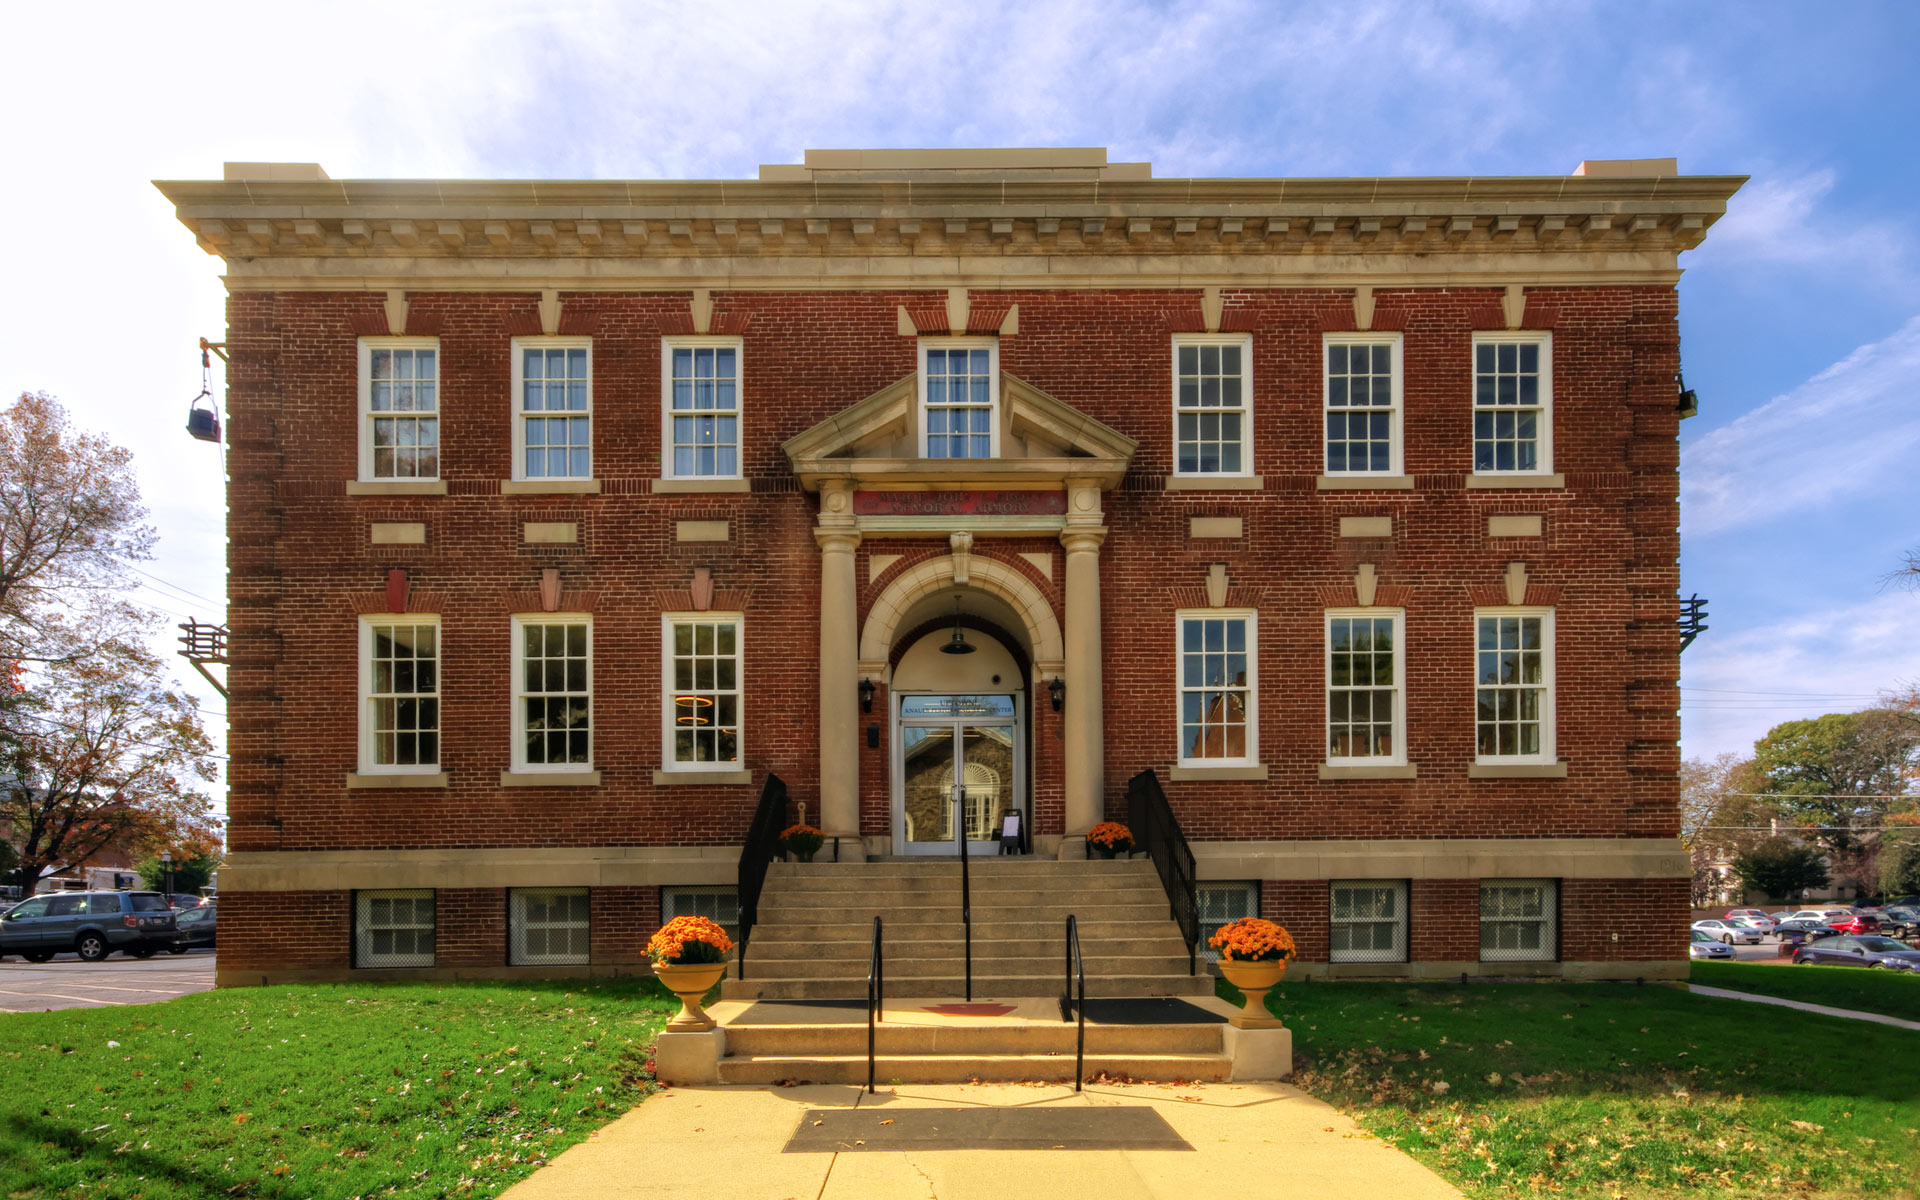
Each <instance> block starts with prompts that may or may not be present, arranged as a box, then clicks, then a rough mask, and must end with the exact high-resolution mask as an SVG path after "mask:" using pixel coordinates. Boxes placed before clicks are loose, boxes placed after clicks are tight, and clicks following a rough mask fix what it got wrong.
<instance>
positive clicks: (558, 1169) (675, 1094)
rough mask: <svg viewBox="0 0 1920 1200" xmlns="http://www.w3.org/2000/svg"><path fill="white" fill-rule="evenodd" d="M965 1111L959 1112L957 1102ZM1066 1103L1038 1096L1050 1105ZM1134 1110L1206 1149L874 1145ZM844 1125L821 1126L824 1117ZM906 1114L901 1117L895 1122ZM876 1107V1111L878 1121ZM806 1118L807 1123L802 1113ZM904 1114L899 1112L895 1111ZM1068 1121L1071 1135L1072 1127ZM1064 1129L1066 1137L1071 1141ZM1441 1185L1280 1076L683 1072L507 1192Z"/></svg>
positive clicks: (1124, 1190) (914, 1193) (1340, 1191)
mask: <svg viewBox="0 0 1920 1200" xmlns="http://www.w3.org/2000/svg"><path fill="white" fill-rule="evenodd" d="M979 1109H989V1110H993V1111H991V1112H989V1113H986V1114H982V1113H980V1112H977V1111H974V1112H959V1113H956V1116H955V1117H953V1118H943V1116H942V1112H943V1111H944V1112H945V1113H955V1111H956V1110H979ZM1038 1109H1044V1110H1050V1111H1046V1112H1043V1113H1038V1114H1036V1113H1035V1112H1034V1110H1038ZM1114 1109H1131V1110H1132V1111H1131V1112H1128V1113H1126V1114H1125V1116H1126V1117H1127V1118H1130V1119H1128V1120H1126V1121H1125V1122H1124V1124H1125V1125H1126V1127H1128V1128H1130V1129H1139V1128H1140V1127H1142V1125H1143V1124H1152V1125H1155V1126H1157V1125H1158V1123H1159V1121H1160V1120H1164V1122H1165V1125H1166V1126H1167V1127H1170V1129H1171V1133H1172V1135H1173V1136H1172V1137H1171V1138H1169V1137H1168V1136H1167V1135H1165V1134H1163V1135H1162V1137H1161V1142H1162V1144H1166V1143H1167V1142H1168V1141H1172V1142H1173V1143H1175V1144H1177V1143H1178V1142H1180V1141H1184V1143H1185V1144H1186V1146H1189V1147H1191V1148H1190V1149H1187V1148H1182V1149H1152V1150H1143V1149H1072V1148H1061V1149H1050V1148H1043V1149H1032V1150H1014V1149H998V1148H995V1149H980V1148H974V1149H964V1148H957V1149H943V1148H934V1147H935V1146H936V1145H937V1141H938V1139H937V1138H935V1139H934V1140H933V1141H932V1142H929V1140H928V1139H927V1138H926V1137H925V1136H921V1137H920V1139H919V1141H918V1144H916V1145H914V1146H912V1147H910V1148H905V1149H885V1148H880V1147H879V1146H876V1147H874V1148H868V1147H867V1146H866V1145H865V1140H866V1138H868V1137H871V1138H872V1139H873V1140H874V1141H875V1142H884V1141H886V1140H889V1139H890V1138H894V1137H897V1136H898V1134H899V1130H900V1129H901V1128H903V1127H911V1128H915V1129H919V1130H923V1131H924V1130H926V1129H928V1128H929V1127H930V1126H931V1125H937V1124H943V1123H944V1122H945V1121H954V1122H956V1123H958V1124H962V1125H966V1126H969V1127H972V1128H975V1129H976V1130H977V1129H979V1128H980V1127H981V1126H983V1125H995V1126H999V1127H1007V1128H1012V1129H1015V1130H1018V1129H1022V1128H1026V1129H1030V1130H1037V1129H1042V1128H1045V1129H1050V1130H1056V1131H1057V1130H1060V1129H1062V1128H1077V1129H1079V1130H1080V1131H1082V1133H1083V1135H1084V1137H1083V1139H1082V1140H1087V1141H1098V1140H1099V1139H1100V1137H1101V1136H1102V1134H1103V1133H1105V1132H1110V1129H1109V1127H1112V1128H1113V1129H1117V1128H1118V1127H1119V1126H1120V1125H1121V1124H1122V1120H1121V1115H1120V1114H1118V1113H1112V1114H1108V1116H1109V1118H1110V1119H1103V1117H1102V1110H1114ZM815 1121H819V1122H820V1124H821V1126H828V1125H829V1124H830V1125H831V1128H830V1129H821V1130H817V1131H816V1130H815V1129H814V1128H813V1123H814V1122H815ZM896 1122H897V1125H896ZM868 1125H871V1129H869V1128H867V1126H868ZM803 1126H805V1127H806V1128H805V1129H804V1130H803ZM889 1126H893V1128H889ZM835 1131H837V1136H838V1137H839V1138H840V1139H841V1141H840V1143H839V1144H840V1145H841V1146H842V1147H843V1148H841V1149H837V1150H834V1151H831V1152H826V1151H812V1152H805V1151H803V1152H791V1153H790V1152H786V1150H785V1147H786V1145H787V1143H788V1141H789V1140H790V1139H792V1138H794V1136H795V1135H796V1134H799V1133H802V1132H807V1133H809V1134H810V1135H811V1138H812V1140H816V1141H818V1140H821V1139H822V1137H823V1136H824V1135H826V1134H829V1133H834V1132H835ZM1060 1136H1062V1137H1065V1138H1067V1139H1068V1142H1071V1141H1072V1140H1074V1139H1073V1136H1072V1135H1071V1134H1061V1135H1060ZM1062 1145H1063V1147H1064V1146H1066V1145H1067V1143H1062ZM1278 1195H1284V1196H1287V1197H1289V1198H1290V1200H1311V1198H1317V1197H1325V1198H1327V1200H1356V1198H1358V1197H1365V1196H1392V1197H1394V1200H1429V1198H1433V1200H1439V1198H1441V1197H1448V1198H1457V1197H1459V1196H1460V1193H1459V1192H1458V1191H1457V1190H1455V1189H1454V1188H1453V1187H1451V1186H1450V1185H1448V1184H1446V1183H1445V1182H1443V1181H1442V1180H1441V1179H1440V1177H1439V1176H1437V1175H1435V1174H1434V1173H1433V1172H1432V1171H1429V1170H1428V1169H1427V1168H1425V1167H1423V1166H1421V1165H1420V1164H1419V1163H1417V1162H1415V1161H1414V1160H1413V1159H1411V1158H1409V1157H1407V1156H1406V1155H1404V1154H1402V1153H1400V1152H1399V1151H1398V1150H1395V1149H1393V1148H1392V1147H1390V1146H1387V1145H1385V1144H1384V1143H1381V1142H1379V1141H1376V1140H1375V1139H1373V1138H1372V1137H1370V1136H1368V1135H1367V1134H1365V1133H1362V1132H1361V1131H1360V1129H1359V1128H1358V1127H1357V1126H1356V1125H1354V1124H1353V1122H1351V1121H1349V1120H1348V1119H1347V1118H1346V1117H1344V1116H1342V1115H1341V1114H1340V1113H1338V1112H1337V1111H1335V1110H1334V1109H1333V1108H1331V1107H1329V1106H1327V1105H1326V1104H1323V1103H1321V1102H1320V1101H1318V1100H1315V1099H1313V1098H1312V1097H1310V1096H1307V1095H1306V1094H1305V1093H1303V1092H1300V1091H1297V1090H1296V1089H1294V1088H1291V1087H1288V1086H1286V1085H1285V1084H1277V1083H1252V1084H1225V1083H1212V1084H1126V1085H1117V1084H1116V1085H1109V1084H1100V1085H1089V1086H1088V1087H1087V1088H1086V1090H1085V1091H1083V1092H1079V1093H1075V1092H1074V1091H1073V1090H1072V1088H1071V1087H1061V1086H1055V1085H1043V1086H1042V1085H1023V1084H971V1085H931V1084H930V1085H923V1086H913V1085H901V1086H899V1087H895V1088H885V1087H883V1088H881V1090H880V1092H879V1094H877V1095H874V1096H868V1095H866V1094H865V1092H864V1091H862V1090H861V1089H858V1088H854V1087H847V1086H841V1085H834V1084H810V1085H803V1086H800V1087H791V1088H781V1087H773V1088H757V1087H731V1088H674V1089H671V1090H669V1091H666V1092H662V1093H661V1094H659V1095H657V1096H654V1097H652V1098H651V1099H649V1100H647V1101H646V1102H645V1103H643V1104H641V1105H640V1106H639V1107H638V1108H636V1109H635V1110H633V1111H632V1112H630V1113H628V1114H627V1115H626V1116H624V1117H621V1118H620V1119H619V1120H617V1121H615V1122H614V1123H613V1124H611V1125H608V1126H607V1127H606V1128H604V1129H602V1130H600V1131H599V1133H598V1134H596V1135H595V1136H594V1137H593V1138H592V1139H591V1140H589V1141H587V1142H584V1143H582V1144H580V1145H578V1146H575V1147H573V1148H572V1149H571V1150H568V1151H567V1152H566V1153H564V1154H562V1155H560V1156H559V1157H558V1158H557V1159H555V1160H554V1161H553V1163H552V1164H551V1165H549V1166H547V1167H546V1168H544V1169H543V1170H541V1171H540V1172H538V1173H537V1174H535V1175H534V1176H532V1177H531V1178H529V1179H527V1180H526V1181H524V1182H522V1183H521V1184H519V1185H518V1186H516V1187H513V1188H511V1189H509V1190H508V1191H507V1192H506V1200H574V1198H575V1197H579V1196H592V1197H596V1198H601V1197H608V1198H624V1197H632V1198H633V1200H641V1198H643V1197H644V1198H645V1200H679V1198H680V1197H687V1198H688V1200H692V1198H694V1197H699V1198H700V1200H711V1198H712V1197H716V1196H724V1197H727V1198H728V1200H851V1198H853V1197H888V1198H892V1197H908V1198H918V1197H934V1198H937V1200H1024V1198H1026V1197H1035V1198H1045V1200H1062V1198H1065V1197H1097V1198H1098V1200H1213V1198H1215V1197H1218V1198H1220V1200H1229V1198H1231V1200H1247V1198H1248V1197H1255V1196H1278Z"/></svg>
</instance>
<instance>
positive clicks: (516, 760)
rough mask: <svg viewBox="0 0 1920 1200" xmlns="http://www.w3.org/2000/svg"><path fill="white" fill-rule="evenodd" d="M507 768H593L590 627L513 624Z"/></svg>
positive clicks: (553, 620)
mask: <svg viewBox="0 0 1920 1200" xmlns="http://www.w3.org/2000/svg"><path fill="white" fill-rule="evenodd" d="M513 656H514V662H513V688H514V696H513V724H514V729H513V769H514V770H516V771H588V770H591V769H592V768H593V622H592V618H590V617H587V616H583V615H582V616H566V615H560V614H554V613H542V614H540V615H539V616H527V617H515V618H514V619H513Z"/></svg>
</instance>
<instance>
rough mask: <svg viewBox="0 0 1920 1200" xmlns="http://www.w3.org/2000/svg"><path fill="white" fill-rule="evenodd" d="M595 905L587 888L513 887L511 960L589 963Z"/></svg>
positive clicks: (510, 900)
mask: <svg viewBox="0 0 1920 1200" xmlns="http://www.w3.org/2000/svg"><path fill="white" fill-rule="evenodd" d="M591 907H592V905H591V898H590V895H589V893H588V891H587V889H586V888H583V887H582V888H513V889H510V890H509V891H508V892H507V942H508V945H507V961H508V962H510V963H511V964H512V965H514V966H517V967H520V966H553V965H560V964H579V963H585V962H587V961H588V960H589V959H590V957H591V947H592V934H593V929H592V921H591V916H590V910H591Z"/></svg>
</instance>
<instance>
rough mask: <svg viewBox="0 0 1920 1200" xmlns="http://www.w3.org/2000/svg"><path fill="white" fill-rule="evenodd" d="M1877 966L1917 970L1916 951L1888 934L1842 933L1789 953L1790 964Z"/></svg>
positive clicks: (1919, 961) (1918, 957)
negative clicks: (1790, 957)
mask: <svg viewBox="0 0 1920 1200" xmlns="http://www.w3.org/2000/svg"><path fill="white" fill-rule="evenodd" d="M1807 964H1814V965H1825V966H1840V967H1878V968H1880V969H1882V970H1889V971H1920V950H1915V949H1914V948H1913V947H1912V946H1909V945H1907V944H1906V943H1905V942H1896V941H1894V940H1893V939H1892V938H1890V937H1874V936H1867V937H1859V936H1853V935H1843V936H1841V937H1835V938H1826V939H1824V940H1822V941H1818V942H1813V943H1810V944H1808V945H1805V946H1802V947H1800V948H1799V949H1798V950H1795V951H1794V952H1793V965H1794V966H1796V967H1797V966H1804V965H1807Z"/></svg>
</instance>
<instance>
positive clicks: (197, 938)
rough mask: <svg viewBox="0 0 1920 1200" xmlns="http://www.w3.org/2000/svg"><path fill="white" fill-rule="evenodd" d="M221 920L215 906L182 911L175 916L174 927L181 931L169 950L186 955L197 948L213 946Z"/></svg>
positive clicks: (209, 905) (203, 905)
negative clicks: (215, 931)
mask: <svg viewBox="0 0 1920 1200" xmlns="http://www.w3.org/2000/svg"><path fill="white" fill-rule="evenodd" d="M219 920H220V916H219V909H218V907H217V906H215V905H213V904H202V905H199V906H198V907H196V908H187V909H182V910H180V911H179V912H177V913H175V914H173V923H174V927H175V928H176V929H177V930H179V933H178V934H177V935H176V936H175V939H174V943H173V945H171V946H168V947H167V949H168V950H170V951H172V952H173V953H175V954H185V953H186V952H187V951H188V950H190V949H192V948H193V947H195V946H212V945H213V944H214V940H213V937H214V930H215V928H216V926H217V925H218V923H219Z"/></svg>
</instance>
